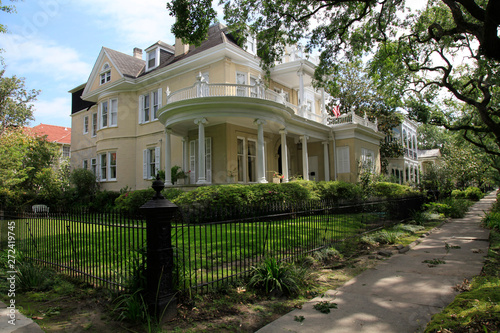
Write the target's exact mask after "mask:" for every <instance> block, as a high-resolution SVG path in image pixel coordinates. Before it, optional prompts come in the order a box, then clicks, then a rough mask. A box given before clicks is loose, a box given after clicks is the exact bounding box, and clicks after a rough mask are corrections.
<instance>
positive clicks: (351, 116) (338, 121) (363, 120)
mask: <svg viewBox="0 0 500 333" xmlns="http://www.w3.org/2000/svg"><path fill="white" fill-rule="evenodd" d="M330 124H331V125H332V127H335V126H338V125H342V124H360V125H363V126H366V127H368V128H371V129H372V130H374V131H375V132H377V131H378V120H377V119H375V122H371V121H370V120H369V119H368V118H367V117H366V115H365V117H360V116H358V115H357V114H355V113H354V111H352V112H349V113H346V114H343V115H341V116H339V117H338V118H334V117H332V118H331V120H330Z"/></svg>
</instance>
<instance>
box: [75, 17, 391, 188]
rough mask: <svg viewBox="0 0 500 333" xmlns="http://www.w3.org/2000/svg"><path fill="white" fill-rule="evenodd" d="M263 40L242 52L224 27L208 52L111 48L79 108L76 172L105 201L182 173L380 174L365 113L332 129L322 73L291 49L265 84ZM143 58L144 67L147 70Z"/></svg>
mask: <svg viewBox="0 0 500 333" xmlns="http://www.w3.org/2000/svg"><path fill="white" fill-rule="evenodd" d="M255 45H256V41H255V40H252V39H250V40H249V41H248V42H247V45H246V47H245V48H241V47H239V46H238V45H237V44H236V42H235V40H234V38H233V37H232V36H231V34H230V33H228V31H227V29H226V27H225V26H224V25H222V24H215V25H214V26H212V27H210V29H209V33H208V38H207V40H206V41H205V42H203V43H202V44H201V45H200V46H199V47H196V48H195V47H193V46H189V45H184V44H182V42H180V40H176V44H175V45H174V46H171V45H168V44H165V43H163V42H161V41H159V42H157V43H155V44H153V45H152V46H150V47H148V48H147V49H145V52H144V53H145V54H143V52H142V50H140V49H138V48H135V49H134V50H133V55H126V54H124V53H120V52H117V51H114V50H111V49H108V48H105V47H103V48H102V50H101V52H100V54H99V56H98V58H97V60H96V63H95V65H94V68H93V70H92V72H91V73H90V76H89V79H88V81H87V82H86V83H85V84H83V85H81V86H79V87H76V88H74V89H73V90H71V91H70V93H72V98H73V107H72V128H73V130H74V133H73V142H72V146H71V147H72V153H71V164H72V167H74V168H76V167H83V168H87V169H90V170H92V171H93V172H95V174H96V175H97V177H98V179H99V180H100V181H101V187H102V188H104V189H106V190H119V189H120V188H123V187H125V186H128V187H129V188H131V189H143V188H147V187H149V186H150V185H151V179H152V178H153V177H154V176H155V174H156V173H157V171H158V170H167V172H166V185H167V186H169V185H171V184H172V183H171V179H170V178H171V177H170V172H169V170H170V169H171V167H172V166H174V165H178V166H181V167H182V169H183V170H184V171H186V172H188V171H189V177H188V178H187V179H186V182H187V183H189V184H198V185H204V184H224V183H228V182H237V183H243V184H248V183H265V182H270V181H273V175H274V173H280V174H282V175H283V176H284V178H283V181H284V182H287V181H289V180H290V179H292V178H293V177H295V176H301V177H303V178H304V179H310V180H334V179H338V180H344V181H349V182H355V181H357V179H358V166H359V165H360V163H362V162H366V161H370V162H372V163H370V165H373V167H374V168H375V172H380V170H379V169H380V167H379V165H380V154H379V142H380V140H381V139H382V138H383V137H384V135H383V134H382V133H379V132H378V131H377V125H376V123H372V122H370V121H368V120H367V119H364V118H361V117H358V116H356V115H354V114H348V115H343V116H341V117H339V118H336V119H334V124H329V121H328V118H329V116H328V113H327V110H326V105H327V104H328V101H329V100H330V96H328V95H327V94H326V93H325V92H324V91H323V90H317V89H315V88H313V87H312V78H313V73H314V70H315V67H316V64H315V62H313V60H312V59H311V58H308V57H306V56H305V55H303V54H302V53H301V52H300V51H299V50H297V48H294V47H290V48H288V49H287V54H286V56H285V57H284V60H283V62H282V63H279V64H276V66H275V67H274V68H272V70H271V73H270V77H269V78H268V79H266V80H265V81H264V80H263V77H265V73H264V71H263V70H262V69H261V67H260V65H259V62H260V60H259V58H258V57H257V56H256V53H255ZM143 58H144V59H143Z"/></svg>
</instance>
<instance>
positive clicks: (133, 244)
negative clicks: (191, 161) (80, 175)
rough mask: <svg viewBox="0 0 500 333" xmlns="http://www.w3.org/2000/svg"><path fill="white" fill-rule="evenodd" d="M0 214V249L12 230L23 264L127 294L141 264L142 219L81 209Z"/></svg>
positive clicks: (144, 238) (143, 226) (143, 245)
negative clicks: (0, 217)
mask: <svg viewBox="0 0 500 333" xmlns="http://www.w3.org/2000/svg"><path fill="white" fill-rule="evenodd" d="M3 215H4V216H3V221H1V222H2V223H1V224H0V227H1V231H2V232H1V235H2V237H1V242H2V244H1V245H2V246H1V248H3V249H5V248H6V247H8V239H9V238H8V237H6V236H8V235H9V231H10V235H11V236H12V235H13V236H14V237H13V238H12V237H11V239H15V249H16V254H18V255H21V256H22V259H23V260H24V259H27V260H34V261H37V262H39V263H42V264H45V265H50V266H53V267H54V268H55V269H56V270H57V271H59V272H61V273H64V274H67V275H69V276H72V277H75V278H78V279H80V280H81V281H84V282H87V283H89V284H91V285H94V286H96V287H97V286H99V287H105V288H108V289H112V290H125V289H127V287H128V286H129V284H130V283H132V281H131V279H133V278H134V275H136V273H138V272H137V271H138V269H140V267H141V266H142V265H143V262H144V261H143V254H144V250H143V249H144V247H145V246H146V225H145V221H144V220H142V219H138V218H132V217H129V216H127V215H126V214H123V213H120V212H108V213H106V214H103V213H92V212H88V211H82V210H79V211H67V212H65V213H49V212H47V211H40V212H37V213H33V212H18V213H12V212H3ZM9 223H10V224H9ZM12 226H13V227H12ZM9 228H10V229H9ZM18 262H19V260H18Z"/></svg>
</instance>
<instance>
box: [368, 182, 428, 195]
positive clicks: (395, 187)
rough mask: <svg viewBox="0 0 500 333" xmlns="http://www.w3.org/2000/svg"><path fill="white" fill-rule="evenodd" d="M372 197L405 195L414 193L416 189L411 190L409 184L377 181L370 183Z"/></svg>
mask: <svg viewBox="0 0 500 333" xmlns="http://www.w3.org/2000/svg"><path fill="white" fill-rule="evenodd" d="M372 191H373V196H374V197H383V198H396V197H402V196H406V195H411V194H416V193H418V192H417V191H415V190H413V189H412V188H411V187H410V186H407V185H399V184H395V183H389V182H378V183H374V184H373V185H372Z"/></svg>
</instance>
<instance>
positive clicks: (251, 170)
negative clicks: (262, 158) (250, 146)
mask: <svg viewBox="0 0 500 333" xmlns="http://www.w3.org/2000/svg"><path fill="white" fill-rule="evenodd" d="M255 160H256V159H255V157H251V156H249V157H248V181H249V182H255V181H256V178H257V177H256V176H255V175H256V170H255V164H256V163H255V162H256V161H255Z"/></svg>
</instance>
